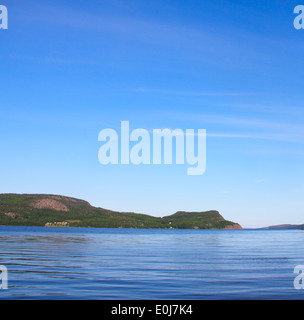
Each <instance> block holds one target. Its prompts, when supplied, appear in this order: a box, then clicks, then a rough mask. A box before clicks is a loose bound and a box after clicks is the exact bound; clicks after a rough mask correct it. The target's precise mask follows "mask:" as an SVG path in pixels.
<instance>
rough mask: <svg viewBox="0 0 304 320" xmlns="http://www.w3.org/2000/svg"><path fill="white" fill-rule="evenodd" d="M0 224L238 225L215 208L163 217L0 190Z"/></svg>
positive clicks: (80, 225) (144, 226) (196, 226)
mask: <svg viewBox="0 0 304 320" xmlns="http://www.w3.org/2000/svg"><path fill="white" fill-rule="evenodd" d="M0 225H4V226H45V227H91V228H138V229H242V227H241V226H240V225H239V224H238V223H235V222H231V221H227V220H225V219H224V218H223V217H222V216H221V215H220V213H219V212H218V211H215V210H211V211H204V212H184V211H179V212H176V213H175V214H172V215H169V216H165V217H162V218H161V217H153V216H149V215H146V214H139V213H133V212H117V211H112V210H107V209H103V208H97V207H93V206H91V205H90V204H89V203H88V202H87V201H84V200H79V199H75V198H70V197H65V196H60V195H45V194H0Z"/></svg>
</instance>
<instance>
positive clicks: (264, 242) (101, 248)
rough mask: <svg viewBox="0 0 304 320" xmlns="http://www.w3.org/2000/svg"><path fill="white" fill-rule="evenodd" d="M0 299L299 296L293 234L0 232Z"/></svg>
mask: <svg viewBox="0 0 304 320" xmlns="http://www.w3.org/2000/svg"><path fill="white" fill-rule="evenodd" d="M0 265H4V266H6V267H7V269H8V289H7V290H0V299H111V300H112V299H113V300H114V299H157V300H163V299H172V300H174V299H178V300H179V299H182V300H188V299H195V300H204V299H217V300H221V299H303V298H304V290H296V289H294V285H293V281H294V278H295V276H296V275H295V274H294V273H293V271H294V267H295V266H296V265H304V231H300V230H139V229H84V228H40V227H0Z"/></svg>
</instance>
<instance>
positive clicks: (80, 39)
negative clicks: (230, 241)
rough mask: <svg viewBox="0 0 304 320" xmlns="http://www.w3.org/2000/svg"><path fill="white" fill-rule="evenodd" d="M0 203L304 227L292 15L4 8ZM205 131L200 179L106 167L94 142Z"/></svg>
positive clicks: (261, 5)
mask: <svg viewBox="0 0 304 320" xmlns="http://www.w3.org/2000/svg"><path fill="white" fill-rule="evenodd" d="M1 4H3V5H6V6H7V8H8V12H9V29H8V30H0V59H1V60H0V61H1V77H0V124H1V125H0V141H1V146H2V147H1V158H0V164H1V166H0V177H1V183H0V192H1V193H8V192H9V193H11V192H12V193H51V194H62V195H67V196H73V197H77V198H81V199H85V200H87V201H89V202H90V203H91V204H92V205H95V206H101V207H105V208H109V209H113V210H123V211H134V212H143V213H147V214H151V215H154V216H164V215H168V214H172V213H174V212H176V211H178V210H186V211H204V210H209V209H216V210H219V211H220V212H221V214H222V215H223V216H224V217H225V218H226V219H229V220H232V221H236V222H239V223H240V224H241V225H242V226H243V227H262V226H267V225H272V224H281V223H304V215H303V213H304V197H303V195H304V182H303V181H304V179H303V178H304V170H303V169H304V164H303V163H304V162H303V160H304V148H303V147H304V127H303V121H304V94H303V93H304V90H303V84H304V80H303V75H302V71H303V69H304V60H303V55H302V52H303V51H304V30H295V28H294V27H293V19H294V18H295V15H294V14H293V8H294V7H295V6H296V5H298V4H300V3H299V2H298V1H285V0H280V1H273V0H272V1H270V0H269V1H268V0H260V1H248V0H247V1H245V0H244V1H241V0H234V1H224V0H222V1H220V0H204V1H198V0H187V1H181V0H175V1H173V0H153V1H152V0H146V1H142V0H128V1H126V0H111V1H108V0H100V1H97V0H95V1H93V0H91V1H81V0H73V1H63V0H60V1H59V0H52V1H47V0H44V1H39V2H38V1H31V0H27V1H21V0H9V1H8V0H2V2H1ZM122 120H129V121H130V126H131V128H132V129H135V128H145V129H147V130H151V129H153V128H171V129H175V128H181V129H183V130H185V129H187V128H191V129H196V130H197V129H206V130H207V134H208V137H207V170H206V173H205V174H204V175H202V176H187V174H186V167H185V166H181V165H172V166H168V165H161V166H152V165H150V166H147V165H142V166H134V165H129V166H102V165H101V164H100V163H99V162H98V149H99V147H100V142H98V140H97V137H98V133H99V131H100V130H102V129H104V128H113V129H117V130H119V128H120V122H121V121H122Z"/></svg>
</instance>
